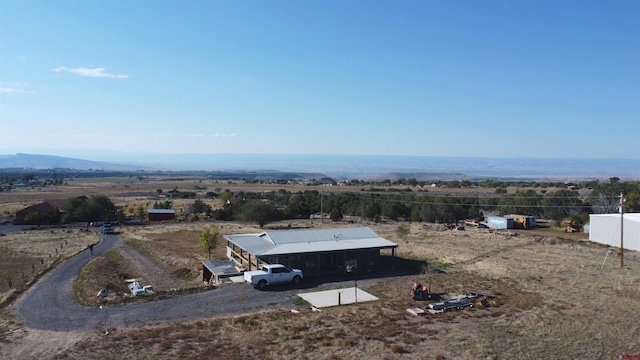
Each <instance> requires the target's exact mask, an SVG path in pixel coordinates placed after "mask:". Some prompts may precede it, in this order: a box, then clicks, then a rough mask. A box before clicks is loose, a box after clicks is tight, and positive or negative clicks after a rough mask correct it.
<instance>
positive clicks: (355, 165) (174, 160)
mask: <svg viewBox="0 0 640 360" xmlns="http://www.w3.org/2000/svg"><path fill="white" fill-rule="evenodd" d="M120 157H121V158H122V157H124V158H126V159H127V162H118V161H92V160H84V159H76V158H69V157H60V156H52V155H36V154H15V155H0V169H6V168H24V169H75V170H109V171H115V170H120V171H136V170H145V171H153V170H161V171H188V170H193V171H206V172H220V171H271V172H278V171H283V172H306V173H314V174H325V175H327V176H329V177H332V178H335V179H371V178H381V179H395V178H400V177H402V178H416V179H421V180H429V179H434V180H436V179H439V180H462V179H470V180H477V179H490V178H493V179H520V180H527V179H530V180H536V179H549V180H576V179H608V178H609V177H614V176H615V177H619V178H620V179H623V180H640V160H634V159H550V158H471V157H428V156H374V155H270V154H266V155H265V154H174V155H153V154H126V155H123V154H120Z"/></svg>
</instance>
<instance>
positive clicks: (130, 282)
mask: <svg viewBox="0 0 640 360" xmlns="http://www.w3.org/2000/svg"><path fill="white" fill-rule="evenodd" d="M125 282H126V283H127V286H128V287H129V290H131V294H132V295H133V296H136V295H140V294H153V286H151V285H145V286H140V280H139V279H127V280H125Z"/></svg>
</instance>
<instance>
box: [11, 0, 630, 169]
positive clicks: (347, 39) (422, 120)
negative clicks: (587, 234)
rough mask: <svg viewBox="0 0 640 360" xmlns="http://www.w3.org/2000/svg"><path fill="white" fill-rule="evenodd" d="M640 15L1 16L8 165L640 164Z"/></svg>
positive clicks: (170, 5) (27, 9)
mask: <svg viewBox="0 0 640 360" xmlns="http://www.w3.org/2000/svg"><path fill="white" fill-rule="evenodd" d="M638 19H640V2H639V1H636V0H629V1H607V2H605V1H568V0H567V1H544V0H541V1H491V0H490V1H424V0H421V1H375V0H371V1H348V0H346V1H345V0H340V1H331V0H323V1H209V0H207V1H197V0H192V1H157V0H156V1H80V0H78V1H64V0H62V1H30V0H19V1H13V0H2V1H0V154H9V153H15V152H30V153H46V154H52V155H64V156H74V157H79V158H88V159H91V158H92V157H97V156H98V154H105V153H107V154H111V155H109V156H113V157H114V160H117V157H118V156H124V154H127V153H159V154H167V153H171V154H184V153H201V154H203V153H204V154H207V153H261V154H349V155H408V156H472V157H552V158H555V157H561V158H570V157H580V158H632V159H639V158H640V151H638V150H639V149H640V148H639V147H638V138H640V116H639V115H640V21H639V20H638Z"/></svg>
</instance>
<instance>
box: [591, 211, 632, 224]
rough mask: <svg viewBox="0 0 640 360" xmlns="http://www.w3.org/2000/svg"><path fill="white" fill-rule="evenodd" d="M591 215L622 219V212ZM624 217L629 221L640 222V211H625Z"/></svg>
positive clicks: (592, 215) (593, 215)
mask: <svg viewBox="0 0 640 360" xmlns="http://www.w3.org/2000/svg"><path fill="white" fill-rule="evenodd" d="M589 217H610V218H616V219H620V213H613V214H591V215H589ZM624 219H625V220H627V221H633V222H638V223H640V213H625V214H624Z"/></svg>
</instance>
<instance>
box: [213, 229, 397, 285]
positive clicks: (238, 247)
mask: <svg viewBox="0 0 640 360" xmlns="http://www.w3.org/2000/svg"><path fill="white" fill-rule="evenodd" d="M224 238H225V239H226V240H227V257H228V258H229V259H231V260H233V261H235V262H236V263H237V264H238V266H240V267H241V268H243V269H245V270H252V269H256V268H259V267H260V264H262V263H267V264H283V265H285V266H288V267H291V268H297V269H301V270H303V271H304V272H305V274H321V273H338V272H348V271H351V270H352V269H356V268H357V269H359V270H366V271H369V270H373V269H379V268H380V266H381V265H382V264H381V256H380V251H381V250H383V249H390V250H391V264H390V265H391V266H393V259H394V258H395V249H396V248H397V247H398V245H397V244H396V243H393V242H391V241H389V240H387V239H384V238H381V237H380V236H378V234H376V233H375V232H373V230H371V229H370V228H368V227H345V228H328V229H292V230H269V231H266V232H263V233H256V234H237V235H224Z"/></svg>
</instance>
